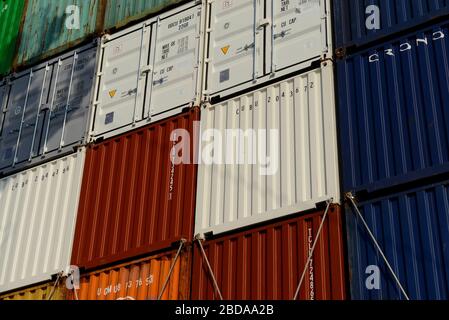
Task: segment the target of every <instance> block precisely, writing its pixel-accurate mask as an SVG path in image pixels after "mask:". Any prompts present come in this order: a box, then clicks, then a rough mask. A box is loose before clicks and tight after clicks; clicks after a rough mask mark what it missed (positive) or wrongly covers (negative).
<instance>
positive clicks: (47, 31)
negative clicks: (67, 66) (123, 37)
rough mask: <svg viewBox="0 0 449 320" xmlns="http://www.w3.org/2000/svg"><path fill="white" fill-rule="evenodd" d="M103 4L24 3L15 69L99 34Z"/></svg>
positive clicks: (73, 0) (99, 0)
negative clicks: (23, 17)
mask: <svg viewBox="0 0 449 320" xmlns="http://www.w3.org/2000/svg"><path fill="white" fill-rule="evenodd" d="M12 1H15V0H12ZM104 3H105V0H28V6H27V10H26V16H25V19H24V21H23V26H22V30H23V34H22V37H21V41H20V47H19V51H18V54H17V60H16V61H15V63H16V65H17V66H27V65H30V64H34V63H36V62H38V61H41V60H44V59H47V58H49V57H51V56H54V55H56V54H59V53H61V52H63V51H65V50H68V49H73V47H74V46H76V45H78V44H80V43H82V42H86V41H88V40H90V39H93V38H94V37H95V36H97V35H98V34H99V33H100V32H101V30H102V26H103V17H104V7H103V6H104Z"/></svg>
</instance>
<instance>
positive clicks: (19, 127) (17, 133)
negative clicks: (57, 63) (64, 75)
mask: <svg viewBox="0 0 449 320" xmlns="http://www.w3.org/2000/svg"><path fill="white" fill-rule="evenodd" d="M50 75H51V67H49V68H45V67H44V68H41V69H37V70H35V71H33V72H31V73H27V74H26V75H24V76H22V77H19V78H17V79H15V80H13V82H12V84H11V91H10V97H9V102H8V104H7V111H6V113H5V119H4V126H3V135H2V141H1V147H0V149H1V150H2V156H1V160H0V168H6V167H10V166H14V165H15V164H16V163H20V162H24V161H28V160H30V159H31V157H33V156H34V155H36V154H37V152H38V150H39V143H40V141H41V137H42V128H43V121H44V117H43V111H42V109H43V108H42V105H43V104H44V103H45V99H46V97H47V96H48V87H49V81H50ZM31 150H32V151H33V152H31Z"/></svg>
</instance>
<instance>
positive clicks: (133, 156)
mask: <svg viewBox="0 0 449 320" xmlns="http://www.w3.org/2000/svg"><path fill="white" fill-rule="evenodd" d="M28 5H29V6H28V7H27V8H28V9H27V10H28V11H27V12H28V13H27V14H26V18H25V22H24V26H23V28H24V29H27V28H29V29H30V30H29V31H30V33H32V30H37V29H36V28H37V27H39V24H36V21H33V20H32V18H31V17H32V16H33V15H34V13H39V14H40V13H42V14H43V13H44V12H45V14H50V16H52V15H53V16H55V17H58V18H57V19H59V20H58V21H59V22H61V21H63V20H64V14H63V12H64V10H65V9H67V10H68V9H69V7H67V8H66V6H64V4H62V3H59V4H58V5H55V3H54V2H48V3H47V4H46V5H44V2H37V1H29V2H28ZM73 5H74V6H73ZM103 5H104V2H103V1H91V2H83V3H72V4H71V7H70V8H72V9H71V10H78V9H79V10H80V11H81V12H82V14H81V16H80V17H78V18H80V19H81V20H82V21H83V23H85V25H84V27H83V28H82V30H81V31H78V32H73V33H72V32H66V30H65V31H64V28H63V27H61V28H60V29H59V31H57V30H49V31H48V32H45V33H43V34H39V36H43V37H44V38H45V39H50V40H51V41H50V40H49V41H47V40H45V41H40V42H39V45H42V47H32V48H31V47H30V48H27V49H23V48H22V49H21V51H19V59H20V62H19V63H18V65H19V66H25V65H28V64H30V63H33V62H34V61H35V60H36V61H37V60H41V59H42V58H45V57H47V56H51V55H53V53H58V52H61V51H63V50H65V49H68V48H71V47H73V46H74V45H75V44H77V43H81V42H86V41H87V40H88V39H89V38H90V37H91V36H94V35H95V33H96V31H95V30H97V28H98V19H100V16H99V15H98V16H96V14H99V13H98V12H100V11H98V10H100V8H101V7H102V6H103ZM127 5H130V4H129V3H128V4H127ZM153 5H154V6H156V7H157V6H160V5H162V3H161V2H158V3H154V4H153ZM165 5H169V2H168V1H166V2H165ZM30 6H31V7H30ZM154 6H150V4H149V3H147V4H146V9H148V10H149V11H152V8H153V9H154V8H155V7H154ZM44 9H45V10H44ZM106 10H107V12H109V13H110V12H111V10H113V8H112V7H111V4H108V6H107V7H106ZM136 10H137V8H136ZM202 12H203V10H202V6H201V4H199V5H195V3H191V4H188V5H185V6H181V7H178V8H176V9H174V10H172V11H170V12H169V13H167V14H161V15H159V16H157V17H156V18H153V19H150V20H146V21H145V22H143V23H142V24H140V25H138V26H137V27H131V28H129V29H126V30H124V31H122V32H120V33H115V34H114V35H112V36H105V37H104V38H102V39H98V40H95V41H94V43H93V44H86V45H84V46H79V47H77V48H76V49H72V50H71V51H69V52H68V53H64V54H62V55H59V56H57V57H55V58H53V59H48V60H46V61H45V62H41V63H40V64H37V65H36V66H33V67H31V68H29V69H27V70H24V71H22V72H20V73H17V74H11V75H10V76H8V77H7V78H6V79H5V80H4V81H3V82H2V84H1V88H0V92H1V95H0V102H1V107H2V108H1V110H2V113H1V118H0V120H1V122H0V123H1V131H0V133H1V135H0V156H1V159H2V161H1V169H2V176H3V177H4V179H3V180H0V181H1V190H0V201H1V202H2V203H1V204H2V205H1V212H0V244H1V246H0V249H1V255H2V257H4V259H2V268H1V275H0V278H1V285H0V291H1V292H6V291H13V290H18V289H20V288H23V287H28V286H31V287H30V289H26V290H25V291H19V292H17V293H10V294H8V295H7V296H5V299H6V298H13V299H20V298H21V297H29V298H42V299H43V298H45V297H46V296H47V295H51V298H55V297H57V298H62V297H63V298H66V297H69V298H73V297H76V296H77V293H78V291H76V292H73V291H71V292H70V294H69V295H67V294H66V292H64V293H62V291H61V290H59V287H64V285H62V284H61V282H62V281H63V280H62V279H64V280H65V278H67V277H69V278H70V279H69V280H73V281H75V282H74V283H75V287H76V279H75V278H73V279H72V277H73V276H76V275H77V274H78V270H79V269H78V268H81V272H85V270H86V269H89V272H90V273H89V274H84V273H82V274H81V279H83V281H85V279H87V278H88V277H89V275H91V279H94V278H95V276H94V273H95V272H97V271H95V269H98V268H99V267H104V265H105V264H109V265H111V264H117V263H122V262H123V260H129V259H135V258H136V257H137V256H148V255H149V254H150V253H151V254H153V252H155V251H158V250H159V251H163V252H165V253H161V254H160V255H159V256H156V257H153V256H151V258H146V259H147V260H148V259H149V260H148V261H146V262H145V263H146V264H145V263H144V262H136V263H134V264H133V265H131V264H129V266H128V267H129V268H130V269H132V270H134V269H135V266H137V265H139V263H140V264H141V268H142V272H143V273H144V272H146V271H145V270H146V269H147V268H150V267H151V268H150V269H151V270H150V271H151V277H156V274H157V273H158V272H160V275H158V276H157V277H159V278H160V279H158V280H157V281H156V280H155V282H154V283H155V284H156V285H158V286H159V287H154V288H153V289H151V288H150V289H151V290H150V291H151V295H149V296H145V295H144V296H142V295H141V293H138V297H137V298H151V299H156V298H157V295H155V294H154V292H153V291H154V290H156V293H158V290H159V289H162V287H161V286H162V285H163V284H164V283H163V282H162V280H163V278H166V277H167V276H168V274H169V275H170V279H171V278H173V279H175V280H170V281H169V282H167V284H166V288H165V289H166V290H165V289H164V292H165V293H164V294H162V295H161V298H163V299H165V298H171V299H175V298H178V297H179V298H183V299H185V298H187V297H188V291H189V282H188V281H189V277H188V276H190V267H189V266H190V265H191V263H190V262H189V261H190V258H189V257H190V249H183V251H182V252H180V253H182V258H179V259H178V257H177V256H176V257H175V255H174V254H173V252H172V250H173V249H172V245H173V243H174V242H177V243H179V242H180V241H181V240H182V241H184V238H185V239H190V240H191V239H192V238H193V234H192V233H193V222H194V217H193V214H194V198H195V191H196V185H195V182H196V166H195V165H194V164H192V165H186V166H176V167H175V166H173V165H172V163H171V148H172V146H173V145H174V143H176V139H177V138H176V137H175V138H173V139H175V140H173V141H172V139H171V134H172V131H173V130H174V129H179V130H187V131H189V132H192V135H193V131H194V125H195V124H194V121H196V120H198V119H199V111H198V110H197V109H192V110H191V111H187V112H185V113H183V114H181V115H180V116H177V117H174V118H170V119H169V120H166V121H164V122H159V123H157V125H150V127H148V124H150V123H153V122H156V121H158V120H159V121H160V120H161V119H164V118H168V117H170V116H171V115H174V114H178V113H180V112H182V110H183V108H185V107H189V106H193V105H198V104H199V99H200V98H199V94H200V92H199V90H198V88H199V87H200V83H201V75H202V73H201V65H202V63H201V56H202V45H203V41H202V39H203V37H202V32H203V28H201V25H202V23H203V21H204V20H203V19H204V16H203V15H202ZM32 13H33V14H32ZM53 13H54V14H53ZM136 14H137V12H136ZM75 17H76V15H75ZM129 18H130V19H134V18H135V17H131V16H130V17H129ZM74 19H75V20H76V18H74ZM109 19H110V20H109V23H110V24H115V22H117V23H119V18H118V17H115V18H114V17H113V16H112V15H110V16H109ZM114 19H115V20H114ZM75 20H74V21H73V22H74V23H75V22H76V21H75ZM38 22H39V23H44V24H45V25H47V24H46V23H47V22H45V20H44V19H40V20H39V21H38ZM66 22H67V21H66ZM54 23H56V22H54ZM95 24H97V26H96V27H95V28H94V26H95ZM121 24H122V25H124V24H126V23H121ZM58 25H60V24H58V23H56V25H55V24H53V25H52V27H55V26H58ZM22 36H23V37H25V36H24V35H22ZM133 37H136V38H137V41H136V43H135V46H134V47H132V46H130V43H131V42H130V39H131V38H133ZM123 39H124V40H126V41H123ZM22 41H23V38H22ZM120 41H121V42H120ZM27 45H32V44H31V43H29V44H27ZM131 47H132V48H131ZM130 48H131V49H132V50H130ZM134 49H137V56H136V55H135V51H134ZM122 57H125V58H124V59H125V61H123V60H120V59H121V58H122ZM130 61H132V62H136V68H135V70H134V71H135V72H132V70H130V65H129V63H128V62H130ZM127 63H128V64H127ZM197 82H198V84H197ZM136 83H137V86H136ZM186 84H187V85H186ZM109 86H111V88H110V87H109ZM112 92H114V94H113V93H112ZM171 92H177V93H178V94H177V95H175V94H171ZM105 96H106V97H107V98H105ZM114 98H117V99H118V100H119V102H117V101H115V99H114ZM133 98H134V100H133ZM133 101H134V103H133ZM120 103H121V104H120ZM108 110H109V111H108ZM132 110H134V115H135V118H132V119H131V120H129V121H128V120H127V118H126V114H127V113H130V111H131V113H132ZM103 112H105V113H107V114H106V115H105V116H104V117H103ZM120 112H121V113H120ZM138 114H140V116H138ZM122 115H125V117H122ZM139 117H140V118H139ZM116 122H118V125H117V126H116V128H114V129H112V130H111V129H110V128H106V126H107V125H108V124H110V123H114V125H115V123H116ZM145 125H146V126H147V127H146V128H144V129H141V130H140V131H134V132H132V133H129V131H130V130H135V129H136V128H138V127H142V126H145ZM101 126H103V128H102V127H101ZM116 129H118V130H116ZM120 130H121V131H120ZM120 133H125V134H124V135H122V136H118V137H116V138H114V139H113V140H107V141H105V142H101V141H102V140H103V139H105V138H106V136H115V135H118V134H120ZM94 141H96V143H93V142H94ZM131 149H132V150H131ZM126 150H128V151H129V153H128V152H127V151H126ZM86 151H87V155H86ZM136 152H137V153H136ZM105 153H107V154H108V155H107V159H104V158H103V156H104V154H105ZM192 154H193V151H192ZM64 156H66V157H65V158H64ZM114 156H115V157H116V160H117V161H116V162H114V161H112V162H109V161H110V160H111V158H110V157H114ZM85 159H86V170H83V169H84V164H85ZM102 159H103V160H102ZM75 160H76V161H75ZM122 161H125V162H122ZM148 161H152V163H148ZM72 162H73V163H72ZM134 163H136V164H137V163H140V164H141V165H140V166H139V165H137V166H134V165H132V166H131V167H130V166H128V165H129V164H134ZM108 164H113V166H112V167H111V168H112V169H113V170H116V169H117V168H119V167H120V168H122V169H123V171H122V173H123V175H122V178H121V179H120V182H121V185H120V186H119V185H116V187H117V189H116V190H117V192H118V195H121V196H123V197H122V200H123V202H122V204H123V206H118V207H117V202H116V201H117V199H110V200H111V201H110V202H108V201H105V200H106V199H107V198H109V196H108V192H109V191H110V190H109V189H108V188H106V186H107V185H108V183H107V182H106V180H104V178H105V176H101V173H104V172H107V171H103V170H99V171H96V170H97V169H99V168H105V166H106V165H108ZM115 165H117V166H118V167H116V166H115ZM132 168H134V169H136V170H137V171H134V170H133V169H132ZM154 168H156V170H157V172H154V171H153V169H154ZM130 169H131V171H130ZM24 170H27V171H24ZM158 170H159V171H158ZM161 171H163V172H161ZM132 172H134V174H135V175H134V176H130V173H132ZM141 173H144V175H141ZM145 173H146V174H145ZM98 174H100V176H98ZM67 175H70V177H68V178H67V177H66V176H67ZM113 176H114V175H113V174H109V177H110V178H112V177H113ZM83 177H84V182H83V184H82V181H83ZM136 178H137V180H136ZM92 179H98V184H96V185H95V186H92V185H91V182H92ZM130 179H131V180H130ZM110 182H111V183H112V182H113V180H110ZM114 183H115V182H114ZM130 185H134V186H135V190H134V191H132V192H129V193H128V192H123V190H125V189H128V188H129V186H130ZM92 187H94V188H97V187H98V190H99V191H98V192H96V193H95V192H92V191H89V188H92ZM123 188H124V189H123ZM144 189H145V190H147V193H143V194H142V195H145V196H147V195H150V194H153V197H150V198H149V199H147V198H142V197H138V193H140V192H142V190H144ZM80 194H82V197H80ZM89 194H92V195H94V196H95V197H96V199H101V200H102V201H103V200H104V202H103V204H104V205H106V206H103V207H101V208H100V207H97V206H96V205H95V204H96V203H97V202H96V200H95V199H92V198H90V197H88V195H89ZM51 196H55V197H56V199H53V198H52V197H51ZM161 196H163V197H161ZM136 197H137V198H136ZM159 197H161V199H159ZM141 200H142V201H143V202H141ZM147 200H149V201H147ZM189 203H190V204H189ZM79 204H81V206H80V208H79V221H78V223H77V226H78V227H77V228H76V230H77V233H76V237H75V236H74V233H75V222H76V214H77V213H78V205H79ZM142 205H143V207H141V210H137V211H134V210H135V209H136V208H137V207H140V206H142ZM92 206H94V207H95V208H96V210H93V211H91V212H89V211H88V210H91V209H93V207H92ZM127 206H128V209H125V207H127ZM136 206H137V207H136ZM189 207H190V209H188V208H189ZM110 208H117V212H116V214H117V215H116V216H115V217H114V215H111V214H110V212H109V210H110ZM148 209H151V210H152V211H151V212H150V214H148V212H147V210H148ZM162 211H164V212H166V215H165V216H160V215H159V213H160V212H162ZM92 212H95V213H96V215H93V216H92V215H91V213H92ZM131 212H135V213H136V214H134V216H133V214H132V215H128V217H127V214H128V213H131ZM98 217H100V218H101V219H100V220H98V219H97V218H98ZM108 217H109V219H108ZM123 217H125V220H122V218H123ZM92 219H93V221H92ZM95 221H97V223H95ZM126 221H127V222H131V225H129V224H126V225H124V226H123V227H122V226H120V224H121V223H122V222H126ZM30 222H31V223H30ZM86 225H87V226H90V227H93V228H91V229H89V230H85V228H84V227H85V226H86ZM95 226H96V227H95ZM118 226H120V228H119V229H118V230H116V227H118ZM130 227H135V228H136V229H133V230H132V234H131V235H132V237H134V236H137V238H132V239H131V238H130V239H128V238H127V237H128V236H129V235H130V234H129V233H128V231H129V230H130V229H129V228H130ZM103 229H104V232H105V233H103ZM114 230H115V231H117V233H116V235H117V237H116V238H115V239H112V238H107V239H105V242H104V243H103V244H102V245H100V246H99V247H98V248H99V250H100V251H101V250H103V249H104V248H103V245H109V244H113V243H115V244H116V245H117V247H114V245H113V246H112V247H110V248H109V249H107V250H106V251H104V250H103V251H101V253H100V251H98V250H97V251H95V252H94V254H93V255H90V253H89V252H87V253H86V252H85V250H84V249H85V248H84V247H82V246H80V244H81V243H82V242H83V241H84V240H85V239H84V238H85V237H87V238H88V239H90V240H92V241H93V243H95V242H97V240H98V237H102V234H103V235H106V234H110V235H111V236H113V235H115V234H113V233H112V232H111V231H114ZM127 230H128V231H127ZM139 230H140V231H142V232H140V231H139ZM74 239H75V240H74ZM109 240H111V241H112V242H111V243H109V242H108V241H109ZM73 241H74V250H73V257H74V258H73V260H74V261H76V263H77V265H75V266H72V267H70V257H69V256H70V255H71V254H72V243H73ZM80 241H81V242H80ZM86 241H87V240H86ZM121 241H124V243H125V244H117V242H121ZM182 243H184V242H182ZM117 248H120V249H117ZM83 250H84V251H83ZM120 250H121V251H120ZM175 253H176V252H175ZM186 255H187V258H188V259H185V258H184V256H186ZM67 257H69V260H67ZM150 260H151V261H150ZM180 261H182V262H180ZM171 262H173V269H171V268H167V266H168V267H171V265H170V264H171ZM156 263H158V265H157V264H156ZM153 265H154V266H153ZM118 268H119V269H120V268H121V267H120V266H119V267H118ZM153 269H154V270H153ZM159 269H160V270H159ZM114 270H115V269H113V267H112V269H110V274H113V273H114V272H115V271H114ZM117 270H118V269H117ZM158 270H159V271H158ZM173 270H175V272H176V273H175V275H172V272H173ZM169 271H170V272H169ZM108 272H109V271H108ZM132 272H134V271H132ZM103 273H104V274H106V273H105V271H103ZM143 273H142V274H143ZM153 273H154V275H153ZM181 276H182V278H181V279H180V277H181ZM52 277H55V279H58V281H57V284H56V285H55V286H54V287H52V285H51V284H44V285H42V286H40V287H38V288H36V287H32V286H33V285H35V284H36V283H38V282H43V281H48V280H50V279H51V278H52ZM61 277H62V278H61ZM131 278H132V277H131V275H130V278H129V279H128V282H131V281H134V280H135V279H131ZM139 279H140V278H139ZM167 279H168V277H167ZM109 280H111V281H112V280H113V278H111V279H109ZM109 280H108V281H109ZM137 280H138V279H137ZM159 280H160V281H159ZM173 281H175V283H172V282H173ZM128 282H127V283H128ZM92 285H93V284H92ZM50 288H52V289H54V290H52V289H50ZM177 288H179V292H178V291H177V290H178V289H177ZM49 290H50V293H49V292H48V291H49ZM105 290H107V288H105ZM44 291H45V292H44ZM95 291H96V290H95ZM150 291H149V294H150ZM55 292H56V294H55ZM139 292H140V291H139ZM80 295H81V296H82V297H87V296H89V297H90V296H91V295H90V294H88V295H84V291H83V287H82V288H81V291H80ZM127 296H130V293H129V292H128V295H127Z"/></svg>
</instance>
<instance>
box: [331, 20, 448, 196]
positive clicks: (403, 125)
mask: <svg viewBox="0 0 449 320" xmlns="http://www.w3.org/2000/svg"><path fill="white" fill-rule="evenodd" d="M448 28H449V22H446V23H444V24H440V25H436V26H434V27H432V28H428V29H425V30H422V31H419V32H417V33H414V34H410V35H409V36H405V37H403V38H401V39H397V40H395V41H393V42H389V43H384V44H380V45H378V46H376V47H373V48H372V49H370V50H366V51H363V52H361V53H357V54H355V55H351V56H348V57H346V58H345V59H342V60H339V61H338V62H337V77H338V81H337V87H338V89H337V90H338V100H339V115H340V116H339V121H340V124H339V127H340V150H341V152H342V157H341V159H342V167H343V189H344V191H345V192H347V191H361V190H366V191H369V192H371V191H375V190H379V189H383V188H387V187H392V186H395V185H399V184H403V183H406V182H410V181H413V180H418V179H420V178H428V177H431V176H433V175H437V174H441V173H445V172H449V29H448Z"/></svg>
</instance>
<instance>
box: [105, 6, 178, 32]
mask: <svg viewBox="0 0 449 320" xmlns="http://www.w3.org/2000/svg"><path fill="white" fill-rule="evenodd" d="M182 2H186V1H185V0H145V1H143V0H109V1H107V2H106V9H105V10H106V13H105V19H104V28H105V29H106V30H108V29H111V28H120V27H123V26H126V25H128V24H130V23H133V22H135V21H136V20H139V19H142V18H145V17H146V16H149V15H151V14H155V13H158V12H159V11H162V10H164V9H165V8H167V7H171V6H174V5H176V4H178V3H182Z"/></svg>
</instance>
